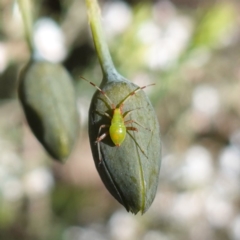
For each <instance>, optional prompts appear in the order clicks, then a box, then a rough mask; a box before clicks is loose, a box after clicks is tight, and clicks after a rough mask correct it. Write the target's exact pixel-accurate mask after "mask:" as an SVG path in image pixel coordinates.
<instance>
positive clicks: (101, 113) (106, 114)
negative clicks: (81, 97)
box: [94, 110, 112, 119]
mask: <svg viewBox="0 0 240 240" xmlns="http://www.w3.org/2000/svg"><path fill="white" fill-rule="evenodd" d="M94 112H96V113H97V114H99V115H101V116H106V117H108V118H110V119H112V117H111V116H110V115H109V114H108V113H107V112H100V111H98V110H94Z"/></svg>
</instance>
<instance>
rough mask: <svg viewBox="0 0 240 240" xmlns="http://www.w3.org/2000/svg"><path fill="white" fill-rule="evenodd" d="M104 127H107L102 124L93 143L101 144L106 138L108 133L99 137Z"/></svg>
mask: <svg viewBox="0 0 240 240" xmlns="http://www.w3.org/2000/svg"><path fill="white" fill-rule="evenodd" d="M106 127H109V125H105V124H104V125H101V126H100V127H99V130H98V137H97V139H96V141H95V143H98V142H101V141H102V140H103V139H104V138H105V137H106V136H107V134H108V132H106V133H103V134H102V135H101V136H99V134H100V132H101V130H102V129H103V128H106Z"/></svg>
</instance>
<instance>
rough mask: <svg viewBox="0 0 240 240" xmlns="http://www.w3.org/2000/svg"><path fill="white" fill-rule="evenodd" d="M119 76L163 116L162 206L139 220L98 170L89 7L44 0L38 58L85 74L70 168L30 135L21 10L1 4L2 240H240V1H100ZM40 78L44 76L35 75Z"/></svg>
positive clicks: (78, 1) (38, 10)
mask: <svg viewBox="0 0 240 240" xmlns="http://www.w3.org/2000/svg"><path fill="white" fill-rule="evenodd" d="M101 8H102V15H103V24H104V29H105V32H106V38H107V41H108V43H109V47H110V51H111V54H112V57H113V61H114V63H115V65H116V68H117V69H118V70H119V72H120V73H121V74H122V75H123V76H125V77H127V78H128V79H131V80H132V81H133V82H135V83H136V84H138V85H140V86H143V85H146V84H149V83H152V82H154V83H156V86H154V87H152V88H147V89H146V93H147V94H148V96H149V98H150V100H151V101H152V103H153V105H154V107H155V109H156V113H157V116H158V119H159V124H160V128H161V138H162V149H163V154H162V166H161V172H160V181H159V189H158V192H157V195H156V198H155V200H154V202H153V204H152V206H151V207H150V209H149V210H148V212H146V213H145V214H144V215H143V216H141V215H140V214H138V215H137V216H134V215H132V214H130V213H127V212H126V211H125V209H124V208H123V207H122V206H121V205H120V204H119V203H118V202H117V201H116V200H115V199H114V198H113V197H112V196H111V195H110V194H109V193H108V191H107V190H106V189H105V187H104V186H103V183H102V182H101V180H100V177H99V176H98V174H97V171H96V169H95V166H94V163H93V159H92V155H91V151H90V146H89V140H88V133H87V118H88V107H89V104H90V101H91V97H92V94H93V93H94V91H95V89H94V88H93V87H92V86H91V85H89V84H88V83H86V82H85V81H82V80H80V79H79V76H84V77H85V78H87V79H89V80H90V81H92V82H94V83H96V84H97V85H99V84H100V82H101V78H102V74H101V71H100V66H99V64H98V60H97V57H96V54H95V51H94V47H93V43H92V39H91V35H90V31H89V27H88V23H87V18H86V8H85V3H84V1H83V0H71V1H67V0H62V1H60V0H38V1H35V2H34V16H35V25H34V44H35V47H36V49H37V52H36V55H37V57H39V58H43V59H46V60H48V61H52V62H60V63H63V64H64V66H65V67H66V68H67V69H68V71H69V72H70V73H71V74H72V75H73V76H74V79H75V80H74V83H73V84H74V86H75V89H76V93H77V96H78V110H79V114H80V116H81V118H80V124H81V134H80V135H79V140H78V143H77V145H76V147H75V148H74V151H73V153H72V155H71V157H70V158H69V160H68V162H67V163H66V164H65V165H60V164H59V163H57V162H55V161H52V160H51V158H50V157H49V156H48V155H47V153H46V152H45V151H44V149H43V148H42V146H41V145H40V143H39V142H38V141H37V140H36V139H35V137H34V136H33V134H32V133H31V131H30V129H29V127H28V125H27V123H26V120H25V117H24V115H23V111H22V109H21V106H20V104H19V101H18V99H17V76H18V74H19V71H20V69H21V68H22V67H23V66H24V65H25V64H26V63H27V61H28V59H29V51H28V48H27V44H26V42H25V40H24V30H23V24H22V21H21V15H20V12H19V9H18V6H17V4H16V2H15V1H13V0H1V1H0V239H1V240H2V239H3V240H5V239H7V240H17V239H21V240H31V239H34V240H38V239H39V240H42V239H44V240H45V239H47V240H55V239H56V240H59V239H60V240H68V239H71V240H85V239H86V240H89V239H92V240H108V239H109V240H139V239H140V240H188V239H189V240H191V239H192V240H202V239H203V240H239V239H240V14H239V12H240V2H239V1H237V0H236V1H233V0H222V1H214V0H211V1H209V0H201V1H200V0H172V1H170V0H158V1H135V0H128V1H127V0H126V1H103V0H102V1H101ZM36 80H37V79H36Z"/></svg>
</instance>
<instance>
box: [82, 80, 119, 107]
mask: <svg viewBox="0 0 240 240" xmlns="http://www.w3.org/2000/svg"><path fill="white" fill-rule="evenodd" d="M80 78H82V79H83V80H85V81H86V82H88V83H90V84H91V85H92V86H94V87H95V88H96V89H97V90H98V91H99V92H100V93H101V94H102V95H104V96H105V98H106V99H107V100H108V101H109V103H110V104H111V106H112V109H115V105H114V104H113V102H112V101H111V99H110V98H109V97H108V96H107V94H106V93H105V92H104V91H103V90H102V89H101V88H100V87H98V86H97V85H96V84H94V83H93V82H90V81H88V80H87V79H86V78H84V77H82V76H80Z"/></svg>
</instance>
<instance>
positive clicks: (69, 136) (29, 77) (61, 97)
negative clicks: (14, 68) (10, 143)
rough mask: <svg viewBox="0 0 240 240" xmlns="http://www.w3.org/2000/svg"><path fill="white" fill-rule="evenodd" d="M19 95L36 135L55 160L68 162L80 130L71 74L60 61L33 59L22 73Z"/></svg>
mask: <svg viewBox="0 0 240 240" xmlns="http://www.w3.org/2000/svg"><path fill="white" fill-rule="evenodd" d="M18 94H19V99H20V102H21V104H22V106H23V110H24V113H25V116H26V119H27V121H28V124H29V126H30V128H31V130H32V132H33V133H34V135H35V136H36V138H37V139H38V140H39V141H40V142H41V143H42V145H43V146H44V148H45V149H46V150H47V152H48V153H49V154H50V155H51V156H52V157H53V158H54V159H56V160H58V161H60V162H65V161H66V159H67V158H68V156H69V155H70V153H71V151H72V149H73V147H74V144H75V141H76V139H77V137H78V133H79V116H78V112H77V106H76V96H75V91H74V88H73V85H72V78H71V76H70V75H69V74H68V72H67V71H66V70H65V68H64V67H63V66H61V65H60V64H54V63H49V62H46V61H30V62H29V63H28V64H27V66H26V67H25V68H24V69H23V70H22V72H21V73H20V78H19V88H18Z"/></svg>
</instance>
